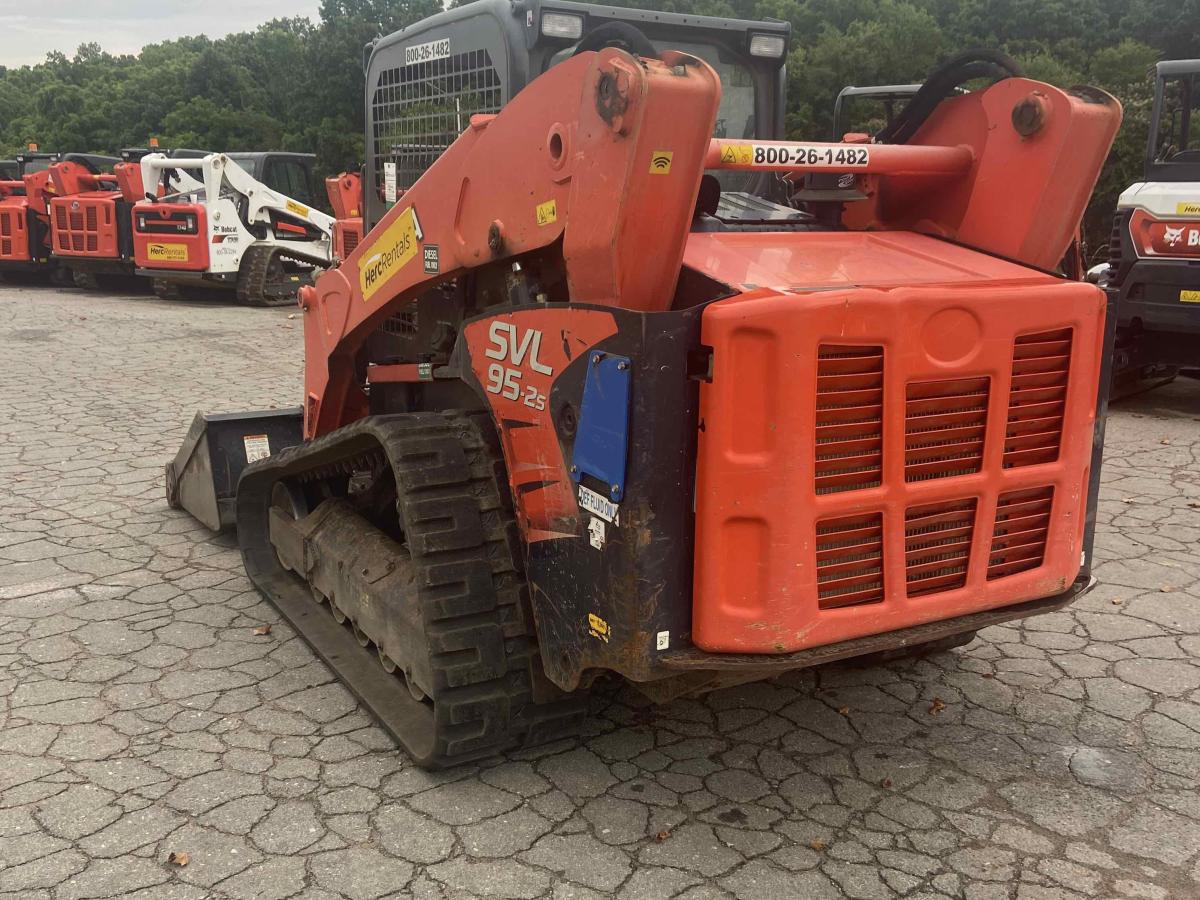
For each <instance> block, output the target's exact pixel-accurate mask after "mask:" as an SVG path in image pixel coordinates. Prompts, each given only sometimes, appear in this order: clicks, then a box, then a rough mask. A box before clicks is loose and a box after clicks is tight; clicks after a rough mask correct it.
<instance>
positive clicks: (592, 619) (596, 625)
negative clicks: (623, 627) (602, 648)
mask: <svg viewBox="0 0 1200 900" xmlns="http://www.w3.org/2000/svg"><path fill="white" fill-rule="evenodd" d="M588 634H590V635H591V636H592V637H594V638H599V639H600V640H602V641H604V643H606V644H607V643H608V639H609V637H611V636H612V631H611V630H610V629H609V627H608V623H607V622H605V621H604V620H603V619H602V618H600V617H599V616H598V615H596V614H595V613H588Z"/></svg>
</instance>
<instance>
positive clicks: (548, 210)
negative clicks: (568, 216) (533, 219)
mask: <svg viewBox="0 0 1200 900" xmlns="http://www.w3.org/2000/svg"><path fill="white" fill-rule="evenodd" d="M534 212H535V215H536V216H537V223H538V225H539V226H540V225H549V224H551V223H552V222H557V221H558V204H557V203H556V202H555V201H553V200H547V201H546V202H545V203H539V204H538V205H537V209H536V210H535V211H534Z"/></svg>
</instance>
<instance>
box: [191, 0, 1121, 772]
mask: <svg viewBox="0 0 1200 900" xmlns="http://www.w3.org/2000/svg"><path fill="white" fill-rule="evenodd" d="M514 9H517V7H513V6H510V4H508V3H507V2H501V0H482V2H479V3H475V4H472V5H470V6H464V7H460V8H457V9H453V10H449V11H447V12H444V13H441V14H439V15H437V16H435V17H433V18H432V19H429V20H428V21H426V22H424V23H420V24H418V25H416V26H413V27H411V28H409V29H406V30H405V31H404V32H401V33H399V34H396V35H393V36H391V37H389V38H385V39H383V40H382V41H380V42H378V43H377V44H376V45H375V46H374V47H373V50H372V54H371V58H370V62H369V64H368V67H367V91H368V96H367V109H368V121H367V135H368V140H369V143H368V158H367V164H366V169H365V184H366V186H367V187H366V190H365V191H364V205H365V220H366V221H365V224H366V227H367V232H366V234H365V236H364V237H363V239H362V242H361V243H360V244H359V245H358V247H357V248H356V249H355V250H354V251H353V252H352V253H350V254H349V255H348V256H347V258H346V259H345V260H344V262H342V263H341V265H340V266H335V267H333V268H331V269H329V270H328V271H326V272H324V273H323V274H321V275H320V277H319V278H318V279H317V280H316V282H315V284H313V285H311V286H309V287H306V288H304V289H302V290H301V292H300V297H299V302H300V306H301V309H302V310H303V320H304V341H305V387H304V395H303V398H302V407H301V408H300V409H299V410H295V411H292V412H290V413H289V412H281V411H278V410H276V411H271V412H265V413H257V414H249V415H245V414H243V415H230V416H211V417H205V416H200V417H198V418H197V420H196V422H195V423H194V424H193V428H192V430H191V432H189V435H188V439H187V442H186V443H185V445H184V447H183V448H182V450H181V451H180V454H179V456H178V457H177V458H176V460H175V461H173V462H172V463H171V464H169V466H168V472H167V481H168V496H169V499H170V500H171V501H172V502H174V503H176V504H182V505H184V506H186V507H187V508H189V509H192V510H194V511H196V512H197V513H198V514H199V515H200V516H201V517H202V518H205V520H206V521H208V522H209V523H210V524H212V525H214V526H219V525H220V524H222V522H232V523H235V524H236V526H237V530H238V540H239V543H240V545H241V550H242V554H243V558H244V561H245V566H246V571H247V573H248V574H249V576H250V578H251V579H252V580H253V582H254V584H255V585H256V586H257V587H258V589H259V590H260V591H262V592H263V594H264V595H265V596H267V597H268V598H269V599H270V600H271V602H272V603H274V604H275V605H276V607H277V608H278V609H279V610H280V611H281V613H282V614H283V615H284V616H285V618H286V619H287V620H288V621H289V622H290V623H291V624H292V625H293V626H294V627H295V628H296V629H297V631H298V632H299V633H300V634H302V635H303V636H304V638H305V639H306V640H307V641H308V642H309V643H310V644H311V645H312V646H313V647H314V648H315V650H316V651H317V653H318V654H320V656H321V657H323V658H324V659H325V660H326V662H327V663H328V664H329V665H330V666H331V667H332V668H333V669H334V670H335V671H336V672H337V673H338V675H339V676H340V677H341V678H342V679H343V680H344V681H345V683H346V684H347V685H348V686H349V687H350V688H351V689H352V690H353V691H354V692H355V693H356V694H357V696H358V697H359V698H360V699H361V700H362V701H363V702H364V704H365V705H366V706H367V707H369V708H370V709H371V711H372V712H373V713H374V714H375V715H376V716H377V717H378V718H379V720H380V721H381V722H382V723H383V724H384V725H385V726H386V727H387V728H388V729H389V730H390V731H391V732H392V734H394V735H395V736H396V738H397V739H398V741H399V742H400V743H401V744H402V745H403V747H404V748H405V749H406V750H407V751H408V753H409V754H410V755H411V756H412V758H413V759H414V760H415V761H416V762H417V764H419V765H422V766H440V765H447V764H453V763H458V762H462V761H464V760H470V759H475V758H479V757H483V756H487V755H490V754H493V753H496V752H497V751H500V750H504V749H508V748H512V747H518V746H523V745H528V744H532V743H536V742H539V741H543V740H547V739H551V738H555V737H559V736H564V735H571V734H577V733H578V728H579V724H580V721H581V718H582V716H583V715H584V714H585V711H586V704H585V703H584V697H585V695H586V691H587V689H588V687H589V686H590V685H591V684H592V683H593V682H594V681H595V680H596V679H597V678H598V677H600V676H605V675H608V676H617V677H621V678H624V679H627V680H628V681H630V682H632V683H633V684H635V685H637V686H638V687H639V688H640V689H641V690H643V691H644V692H645V693H646V694H647V695H648V696H650V697H651V698H652V699H655V700H660V701H661V700H668V699H670V698H672V697H676V696H680V695H684V694H689V693H696V692H702V691H707V690H711V689H713V688H717V687H722V686H727V685H733V684H738V683H741V682H746V681H751V680H755V679H764V678H770V677H772V676H775V675H777V674H779V673H781V672H785V671H788V670H791V669H797V668H802V667H806V666H812V665H815V664H817V663H821V662H826V661H831V660H837V659H843V658H848V657H855V656H863V655H867V654H873V653H880V652H896V651H913V650H920V649H928V648H930V647H947V646H952V645H955V644H959V643H963V642H964V641H965V640H969V638H970V636H971V635H972V634H973V633H974V631H975V630H976V629H979V628H981V627H983V626H986V625H990V624H993V623H997V622H1004V621H1006V620H1011V619H1017V618H1021V617H1024V616H1030V615H1034V614H1038V613H1044V612H1048V611H1051V610H1055V609H1059V608H1061V607H1062V606H1064V605H1065V604H1067V603H1070V602H1071V601H1072V600H1073V599H1074V598H1076V597H1077V596H1079V595H1080V594H1081V593H1082V592H1083V591H1085V590H1086V589H1087V588H1088V586H1089V584H1090V582H1091V579H1090V574H1089V570H1090V560H1089V557H1090V547H1091V540H1092V538H1091V531H1092V521H1093V515H1092V514H1093V511H1094V509H1095V502H1096V490H1097V485H1098V474H1099V453H1100V448H1101V442H1102V431H1101V428H1100V424H1101V422H1102V421H1103V405H1104V402H1105V395H1104V394H1103V393H1102V392H1101V391H1100V386H1101V385H1102V384H1103V383H1104V382H1103V380H1102V378H1101V367H1102V361H1103V359H1104V358H1105V347H1106V343H1110V342H1111V321H1110V319H1109V317H1108V316H1107V309H1108V299H1107V298H1106V295H1105V294H1104V293H1103V292H1102V291H1100V290H1099V289H1097V288H1096V287H1095V286H1093V285H1090V284H1087V283H1080V282H1076V281H1072V280H1069V279H1066V278H1064V277H1062V276H1060V275H1057V274H1055V273H1054V272H1053V271H1052V270H1053V268H1054V266H1056V265H1057V264H1058V262H1059V260H1060V259H1061V258H1062V256H1063V254H1064V252H1065V251H1066V250H1067V248H1068V246H1069V245H1070V243H1071V240H1072V237H1073V235H1074V233H1075V230H1076V227H1077V225H1078V222H1079V219H1080V217H1081V215H1082V213H1083V210H1084V207H1085V204H1086V203H1087V200H1088V197H1089V195H1090V193H1091V191H1092V188H1093V184H1094V182H1095V179H1096V177H1097V174H1098V172H1099V171H1100V167H1101V164H1102V163H1103V161H1104V159H1105V156H1106V155H1107V152H1108V149H1109V146H1110V144H1111V142H1112V140H1113V136H1114V135H1115V133H1116V130H1117V127H1118V125H1119V122H1120V118H1121V111H1120V106H1119V104H1118V103H1117V102H1116V101H1115V100H1114V99H1113V98H1112V97H1110V96H1108V95H1107V94H1104V93H1102V92H1100V91H1095V90H1091V89H1075V90H1072V91H1064V90H1059V89H1058V88H1055V87H1052V86H1050V85H1048V84H1043V83H1039V82H1035V81H1030V80H1028V79H1026V78H1022V77H1020V76H1019V75H1018V74H1017V73H1016V72H1015V71H1014V67H1013V66H1012V64H1011V63H1010V62H1009V61H1007V60H1006V59H1005V58H1004V57H1001V56H998V55H995V54H970V55H967V56H965V57H961V58H958V59H955V60H952V61H950V62H949V63H947V64H946V65H945V66H943V67H942V68H940V69H939V70H938V71H937V72H935V73H934V74H933V75H932V76H931V78H930V79H929V81H927V82H926V84H925V85H924V86H923V87H922V89H921V90H920V91H919V92H918V94H917V95H916V96H915V97H914V98H913V100H912V102H911V103H909V104H908V105H907V106H906V107H905V110H904V111H903V112H902V113H901V114H900V115H899V116H898V117H897V119H896V122H895V123H894V126H895V127H894V128H892V129H890V133H891V139H890V140H889V141H888V142H882V141H878V142H867V141H865V140H862V141H858V142H851V143H808V142H805V143H800V142H791V141H781V140H776V139H773V138H777V137H778V134H779V128H780V127H781V124H782V114H781V111H782V102H781V97H780V90H781V85H782V83H783V71H782V61H783V58H784V56H785V53H786V44H787V40H788V30H787V26H786V25H781V24H778V23H769V22H737V21H730V20H723V19H706V18H703V17H695V16H672V15H669V14H665V13H644V12H640V11H637V10H626V9H621V10H617V9H608V8H604V7H598V6H590V5H583V4H571V3H565V2H554V3H551V2H542V3H536V2H534V3H527V4H524V5H522V6H521V7H520V10H521V11H520V14H519V15H514V13H513V10H514ZM981 78H983V79H986V80H989V81H991V82H992V83H991V84H990V86H988V87H986V88H983V89H979V90H975V91H972V92H969V93H960V92H958V91H957V90H956V88H957V87H958V86H959V85H960V84H962V83H964V82H967V81H972V83H978V80H979V79H981ZM472 104H481V105H482V108H480V106H479V105H474V106H473V105H472ZM488 104H494V107H491V108H489V106H488ZM422 117H424V118H422ZM460 127H461V134H457V129H459V128H460ZM449 130H455V132H456V134H455V135H454V136H450V137H448V138H447V139H446V140H445V143H444V144H443V143H442V135H443V134H444V133H445V132H446V131H449ZM447 145H448V146H447ZM422 166H423V167H424V168H423V169H422V170H421V171H417V169H418V168H420V167H422ZM811 172H832V173H838V174H839V175H841V176H845V177H844V178H839V179H837V186H838V187H840V188H841V189H843V190H844V193H843V194H841V195H838V194H837V191H836V190H835V191H833V192H830V193H828V195H827V196H825V197H824V198H823V199H821V200H813V201H803V202H802V203H800V204H797V203H795V202H793V201H792V195H793V193H794V192H795V190H796V186H797V185H798V184H800V183H801V182H802V180H803V176H804V175H805V174H806V173H811ZM239 473H240V478H238V480H237V484H236V488H234V486H233V485H232V484H231V483H230V482H229V479H230V478H233V477H237V476H238V474H239Z"/></svg>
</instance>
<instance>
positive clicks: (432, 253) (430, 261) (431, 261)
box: [421, 244, 441, 275]
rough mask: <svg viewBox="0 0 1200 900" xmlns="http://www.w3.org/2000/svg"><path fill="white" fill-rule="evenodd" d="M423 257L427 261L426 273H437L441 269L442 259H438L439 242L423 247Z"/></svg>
mask: <svg viewBox="0 0 1200 900" xmlns="http://www.w3.org/2000/svg"><path fill="white" fill-rule="evenodd" d="M421 259H422V260H424V262H425V274H426V275H436V274H437V273H438V272H440V271H441V261H440V260H439V259H438V248H437V244H426V245H425V246H424V247H423V248H422V251H421Z"/></svg>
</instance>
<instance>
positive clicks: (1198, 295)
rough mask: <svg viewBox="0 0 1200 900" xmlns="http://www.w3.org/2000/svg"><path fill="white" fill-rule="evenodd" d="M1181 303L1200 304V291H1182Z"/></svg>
mask: <svg viewBox="0 0 1200 900" xmlns="http://www.w3.org/2000/svg"><path fill="white" fill-rule="evenodd" d="M1179 302H1180V303H1200V291H1180V292H1179Z"/></svg>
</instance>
